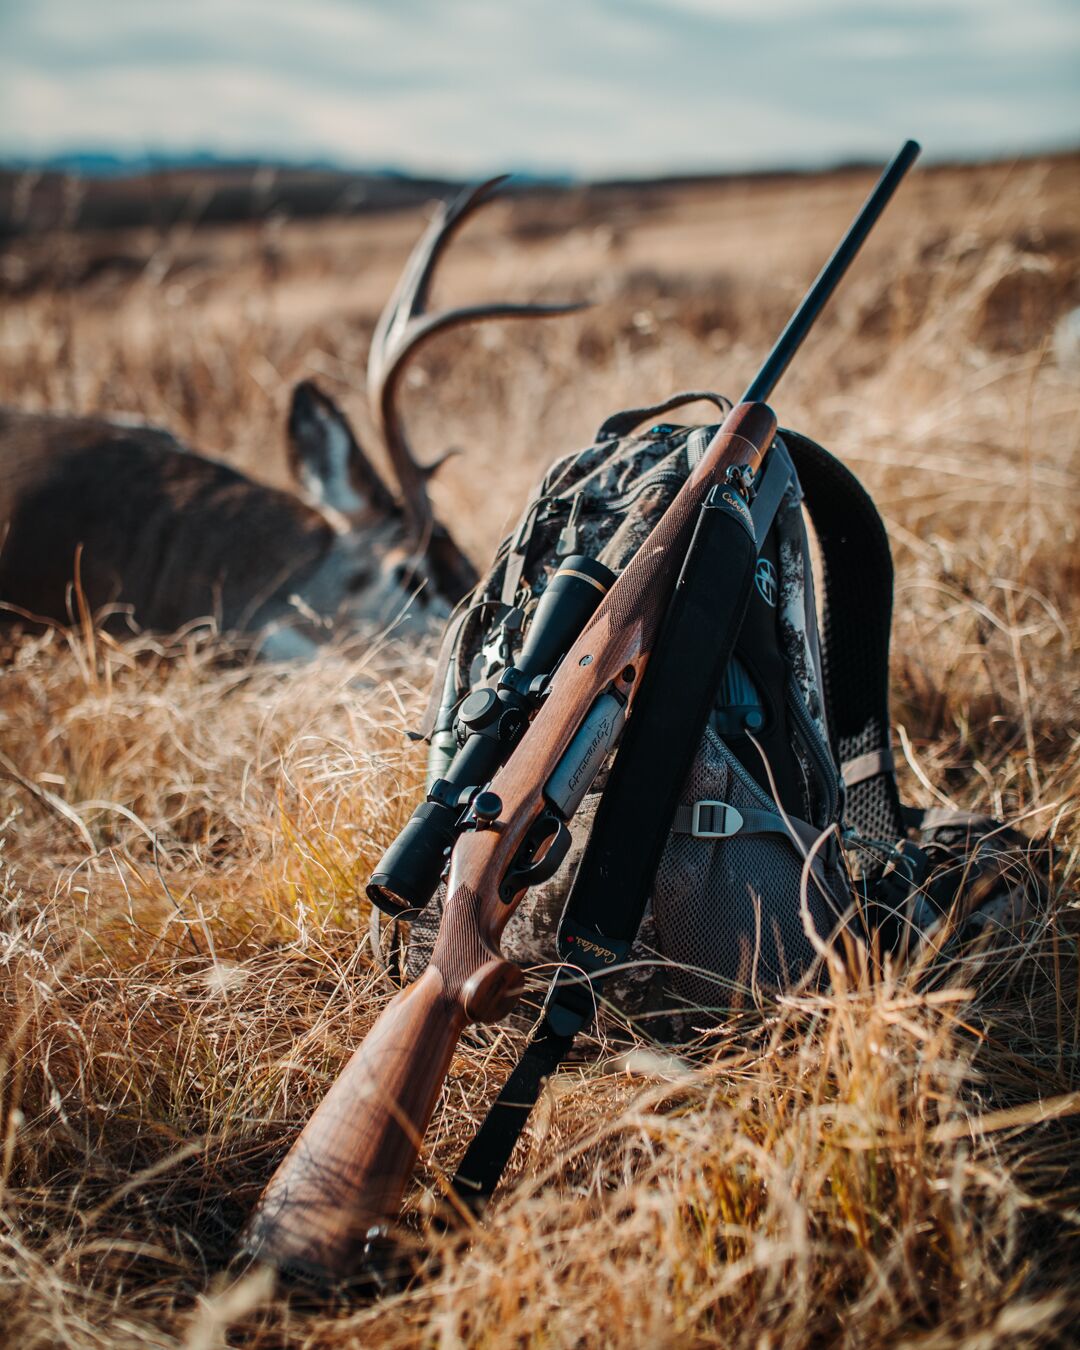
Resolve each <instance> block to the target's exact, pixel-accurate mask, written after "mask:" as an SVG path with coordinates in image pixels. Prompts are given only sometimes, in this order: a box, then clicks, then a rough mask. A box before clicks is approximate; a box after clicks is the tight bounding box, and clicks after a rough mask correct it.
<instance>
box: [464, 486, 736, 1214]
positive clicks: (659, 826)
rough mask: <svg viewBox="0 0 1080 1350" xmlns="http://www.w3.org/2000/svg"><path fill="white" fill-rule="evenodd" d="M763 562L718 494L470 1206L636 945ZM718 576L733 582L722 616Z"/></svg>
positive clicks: (679, 591) (639, 705)
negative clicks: (602, 989)
mask: <svg viewBox="0 0 1080 1350" xmlns="http://www.w3.org/2000/svg"><path fill="white" fill-rule="evenodd" d="M756 561H757V542H756V540H755V537H754V528H753V523H752V520H751V517H750V512H749V511H748V510H747V508H746V507H745V506H743V505H742V502H741V500H740V499H739V498H738V497H737V496H736V494H735V493H734V492H733V490H732V489H730V488H728V489H723V490H720V491H718V490H716V489H714V491H713V493H712V494H711V496H710V499H709V502H707V503H706V505H705V506H704V507H703V508H702V510H701V515H700V517H699V519H698V524H697V527H696V529H695V531H694V537H693V539H692V540H691V543H690V548H689V549H688V551H687V554H686V559H685V561H684V563H683V567H682V571H681V572H680V574H679V579H678V582H677V583H676V586H675V592H674V595H673V596H672V600H671V604H670V605H669V607H668V611H667V616H666V618H665V620H664V622H663V624H662V626H661V629H660V634H659V636H658V638H657V640H656V644H655V646H654V648H653V651H652V655H651V656H650V658H649V664H648V666H647V667H646V671H645V676H644V682H643V686H642V689H641V691H640V693H639V694H638V695H637V697H636V699H635V700H634V710H633V713H632V715H631V717H630V718H629V720H628V723H627V728H626V731H625V732H624V733H623V736H622V739H621V742H620V745H619V749H618V752H617V753H616V756H615V763H614V765H613V766H612V769H611V773H610V776H609V778H608V782H607V786H606V788H605V789H604V794H603V796H602V797H601V799H600V805H599V807H598V809H597V814H596V820H595V822H594V824H593V828H592V831H591V833H590V835H589V842H588V844H587V845H586V848H585V853H584V856H583V857H582V860H581V863H580V865H579V867H578V870H577V874H576V876H575V878H574V883H573V885H572V887H571V889H570V894H569V896H568V897H567V901H566V908H565V910H564V911H563V917H562V920H561V922H560V924H559V955H560V956H561V957H562V958H563V960H564V961H565V962H566V963H567V964H566V965H564V966H563V967H562V969H561V970H560V971H559V973H558V974H557V975H556V977H555V979H554V980H553V981H552V985H551V989H550V992H549V995H548V999H547V1002H546V1003H545V1005H544V1015H543V1017H542V1018H541V1020H540V1023H539V1026H538V1027H537V1030H536V1032H535V1034H534V1036H533V1038H532V1040H531V1041H530V1043H529V1046H528V1048H527V1050H526V1051H525V1054H524V1056H523V1057H522V1059H521V1061H520V1063H519V1064H518V1066H517V1068H516V1069H515V1070H514V1071H513V1073H512V1074H511V1075H510V1077H509V1079H508V1080H507V1082H506V1085H505V1086H504V1088H503V1090H502V1092H500V1094H499V1097H498V1099H497V1100H496V1102H495V1104H494V1106H493V1107H492V1109H491V1111H490V1112H489V1114H488V1116H487V1119H486V1120H485V1121H484V1123H483V1125H482V1126H481V1127H480V1130H479V1132H478V1133H477V1135H476V1138H475V1139H474V1140H473V1142H472V1144H471V1145H470V1147H469V1149H468V1151H467V1152H466V1154H465V1157H464V1158H463V1159H462V1162H461V1165H460V1167H459V1168H458V1173H457V1176H456V1177H455V1178H454V1183H453V1184H454V1188H455V1190H456V1191H457V1192H458V1194H459V1196H461V1197H462V1199H465V1200H471V1201H472V1202H473V1203H474V1204H479V1203H481V1202H482V1201H483V1200H484V1199H485V1198H486V1197H487V1196H489V1195H491V1193H492V1192H493V1191H494V1189H495V1187H496V1186H497V1185H498V1182H499V1178H500V1177H501V1176H502V1173H503V1169H504V1168H505V1166H506V1163H507V1162H508V1161H509V1158H510V1154H511V1153H512V1152H513V1149H514V1145H515V1144H516V1143H517V1140H518V1138H519V1136H520V1134H521V1131H522V1130H523V1129H524V1128H525V1122H526V1121H527V1120H528V1118H529V1112H530V1111H531V1110H532V1108H533V1106H534V1104H535V1103H536V1099H537V1097H538V1096H539V1094H540V1089H541V1087H542V1085H543V1082H544V1079H545V1078H546V1077H547V1076H548V1075H549V1074H551V1073H553V1072H554V1071H555V1069H556V1068H558V1066H559V1064H560V1063H561V1062H562V1060H563V1059H564V1058H565V1057H566V1055H567V1053H568V1052H569V1050H570V1047H571V1046H572V1045H573V1042H574V1037H575V1036H576V1035H577V1033H578V1032H579V1031H580V1030H582V1029H583V1028H584V1027H585V1026H587V1025H588V1024H589V1022H590V1021H591V1020H592V1014H593V1005H594V1001H595V988H596V987H597V986H598V985H599V983H600V982H601V980H602V979H603V975H604V972H605V971H606V970H609V969H611V968H612V967H614V966H616V965H618V963H619V962H620V961H622V960H624V959H625V957H626V954H627V953H628V951H629V949H630V944H631V942H632V941H633V939H634V938H635V937H636V936H637V931H638V929H639V928H640V926H641V920H642V917H643V915H644V913H645V905H646V903H647V902H648V898H649V893H650V891H651V889H652V884H653V877H654V875H655V873H656V869H657V866H658V865H659V862H660V855H661V852H662V851H663V847H664V844H665V842H666V841H667V837H668V832H669V829H670V827H671V821H672V817H673V816H674V814H675V807H676V804H677V802H678V796H679V792H680V791H681V789H682V786H683V784H684V783H685V781H686V775H687V773H688V772H689V770H690V764H691V761H692V759H693V756H694V752H695V750H696V749H697V745H698V742H699V741H700V739H701V728H702V727H703V726H704V725H705V719H706V717H707V716H708V711H709V708H710V706H711V704H712V700H713V699H714V697H715V695H716V687H717V685H718V683H719V681H720V677H721V675H722V674H723V671H724V669H725V667H726V666H727V664H728V662H729V661H730V659H731V654H732V651H733V650H734V647H735V642H736V639H737V638H738V635H739V629H740V627H741V626H742V620H743V615H744V613H745V611H746V604H747V601H748V599H749V596H750V588H751V586H752V585H753V573H754V565H755V563H756ZM717 577H723V578H724V579H725V584H724V597H723V598H724V603H723V604H722V605H720V606H718V605H717V595H716V578H717ZM646 785H647V786H646Z"/></svg>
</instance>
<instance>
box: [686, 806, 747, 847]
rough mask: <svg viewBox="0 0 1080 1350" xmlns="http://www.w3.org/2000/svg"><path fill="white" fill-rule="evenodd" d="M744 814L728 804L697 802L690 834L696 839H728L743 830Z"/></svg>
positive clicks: (692, 816) (691, 818)
mask: <svg viewBox="0 0 1080 1350" xmlns="http://www.w3.org/2000/svg"><path fill="white" fill-rule="evenodd" d="M742 824H743V818H742V813H741V812H739V811H736V809H735V808H734V807H733V806H730V805H729V804H728V803H727V802H695V803H694V806H693V812H692V815H691V817H690V833H691V834H692V835H693V836H694V838H695V839H727V838H729V837H730V836H731V835H733V834H738V832H739V831H740V830H741V829H742Z"/></svg>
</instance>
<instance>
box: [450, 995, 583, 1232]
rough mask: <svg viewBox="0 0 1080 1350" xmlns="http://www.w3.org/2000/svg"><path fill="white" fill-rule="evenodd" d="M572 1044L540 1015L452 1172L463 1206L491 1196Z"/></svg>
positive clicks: (479, 1202)
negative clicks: (522, 1049) (537, 1024)
mask: <svg viewBox="0 0 1080 1350" xmlns="http://www.w3.org/2000/svg"><path fill="white" fill-rule="evenodd" d="M573 1044H574V1033H571V1034H569V1035H560V1034H558V1033H557V1032H555V1031H554V1030H553V1029H552V1028H551V1026H550V1025H549V1024H548V1021H547V1018H546V1017H545V1018H544V1020H543V1021H542V1022H541V1023H540V1026H539V1027H538V1028H537V1030H536V1032H535V1033H534V1035H533V1038H532V1040H531V1041H530V1042H529V1044H528V1045H527V1046H526V1048H525V1053H524V1054H523V1055H522V1056H521V1059H520V1060H518V1063H517V1066H516V1068H515V1069H514V1071H513V1073H512V1074H511V1075H510V1077H509V1078H508V1079H507V1080H506V1082H505V1083H504V1084H503V1087H502V1091H501V1092H500V1093H499V1095H498V1097H496V1099H495V1101H494V1102H493V1103H492V1106H491V1109H490V1110H489V1111H488V1114H487V1116H486V1117H485V1119H484V1122H483V1124H482V1125H481V1126H480V1128H479V1130H477V1132H476V1136H475V1137H474V1139H473V1141H472V1143H471V1144H470V1145H469V1147H468V1148H467V1149H466V1150H465V1156H464V1157H463V1158H462V1160H461V1162H460V1163H459V1165H458V1169H457V1171H456V1172H455V1174H454V1178H453V1181H452V1182H451V1185H452V1186H453V1188H454V1190H455V1191H456V1192H457V1194H458V1197H459V1198H460V1199H461V1200H463V1201H464V1202H465V1204H467V1205H469V1206H471V1207H474V1208H476V1207H479V1205H480V1204H482V1202H483V1201H485V1200H488V1199H490V1198H491V1196H492V1195H493V1194H494V1191H495V1187H496V1186H497V1185H498V1184H499V1178H500V1177H501V1176H502V1174H503V1172H504V1171H505V1170H506V1164H507V1163H508V1162H509V1161H510V1155H511V1154H512V1153H513V1151H514V1146H515V1144H516V1143H517V1141H518V1139H519V1138H520V1137H521V1131H522V1130H523V1129H524V1128H525V1122H526V1121H527V1120H528V1119H529V1115H530V1113H531V1112H532V1109H533V1107H534V1106H535V1105H536V1102H537V1098H538V1097H539V1096H540V1092H541V1090H542V1088H543V1086H544V1082H545V1080H546V1079H548V1078H549V1077H550V1076H551V1075H552V1074H553V1073H554V1072H555V1070H556V1069H557V1068H558V1067H559V1065H560V1064H561V1063H562V1061H563V1060H564V1059H565V1058H566V1056H567V1055H568V1054H569V1053H570V1047H571V1046H572V1045H573Z"/></svg>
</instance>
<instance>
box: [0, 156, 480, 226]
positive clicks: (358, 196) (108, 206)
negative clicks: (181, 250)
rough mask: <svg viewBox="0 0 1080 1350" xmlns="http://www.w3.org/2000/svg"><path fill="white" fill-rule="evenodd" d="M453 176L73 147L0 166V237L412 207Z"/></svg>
mask: <svg viewBox="0 0 1080 1350" xmlns="http://www.w3.org/2000/svg"><path fill="white" fill-rule="evenodd" d="M457 186H458V184H457V183H456V182H454V181H453V180H450V179H443V178H418V177H412V176H410V175H408V174H403V173H399V172H397V171H395V170H393V169H379V170H372V171H367V172H352V171H347V170H342V169H339V168H335V167H333V166H331V165H319V164H310V165H302V166H292V165H287V166H273V165H266V164H257V163H252V162H242V161H241V162H237V161H223V160H219V159H217V158H216V157H215V156H213V155H195V156H191V155H186V156H184V157H183V158H182V159H177V160H176V161H175V162H173V163H167V162H163V159H162V157H159V156H144V157H139V158H123V157H120V156H116V155H111V154H98V153H85V154H84V153H78V154H69V155H61V156H56V157H55V158H53V159H50V160H47V161H43V162H41V163H36V164H30V163H27V162H18V161H16V162H13V161H8V162H7V163H4V164H0V238H5V237H7V238H11V237H13V236H18V235H25V234H38V233H41V232H43V231H48V230H55V229H119V228H128V227H132V226H142V225H150V226H154V227H156V228H168V227H169V226H171V225H175V224H178V223H180V222H186V223H200V224H221V223H224V222H232V221H245V220H265V219H267V218H269V217H273V216H286V217H288V218H290V219H301V218H305V217H312V216H325V215H353V214H357V213H359V212H365V211H384V210H394V209H399V208H401V207H407V206H414V205H417V204H419V203H421V202H424V201H427V200H428V199H430V198H431V197H433V196H445V195H447V194H448V193H450V192H452V191H453V190H454V188H455V187H457Z"/></svg>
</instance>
